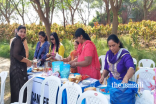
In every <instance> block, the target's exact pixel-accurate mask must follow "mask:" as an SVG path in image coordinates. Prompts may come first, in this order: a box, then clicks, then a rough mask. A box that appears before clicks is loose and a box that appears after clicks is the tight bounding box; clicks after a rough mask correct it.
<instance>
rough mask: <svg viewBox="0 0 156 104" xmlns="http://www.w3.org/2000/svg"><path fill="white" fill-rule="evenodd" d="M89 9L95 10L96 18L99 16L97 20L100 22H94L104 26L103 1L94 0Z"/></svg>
mask: <svg viewBox="0 0 156 104" xmlns="http://www.w3.org/2000/svg"><path fill="white" fill-rule="evenodd" d="M91 8H94V9H95V8H96V9H97V10H96V14H97V13H98V15H97V16H100V17H99V19H98V20H100V21H96V22H99V23H100V24H106V21H105V15H106V13H104V12H105V6H104V2H103V0H94V2H93V3H92V5H91Z"/></svg>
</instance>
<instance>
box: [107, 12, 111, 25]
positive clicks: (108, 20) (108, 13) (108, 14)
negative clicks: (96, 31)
mask: <svg viewBox="0 0 156 104" xmlns="http://www.w3.org/2000/svg"><path fill="white" fill-rule="evenodd" d="M107 24H109V25H110V10H108V12H107Z"/></svg>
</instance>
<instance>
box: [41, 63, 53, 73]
mask: <svg viewBox="0 0 156 104" xmlns="http://www.w3.org/2000/svg"><path fill="white" fill-rule="evenodd" d="M50 68H51V62H50V61H46V62H44V70H43V72H44V73H45V74H48V72H49V69H50Z"/></svg>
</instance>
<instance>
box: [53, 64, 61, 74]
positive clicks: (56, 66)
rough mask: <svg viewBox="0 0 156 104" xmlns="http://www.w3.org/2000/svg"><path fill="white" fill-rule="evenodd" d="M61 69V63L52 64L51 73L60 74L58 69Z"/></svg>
mask: <svg viewBox="0 0 156 104" xmlns="http://www.w3.org/2000/svg"><path fill="white" fill-rule="evenodd" d="M62 68H63V61H54V62H52V69H53V73H55V72H57V71H58V72H60V69H61V70H63V69H62Z"/></svg>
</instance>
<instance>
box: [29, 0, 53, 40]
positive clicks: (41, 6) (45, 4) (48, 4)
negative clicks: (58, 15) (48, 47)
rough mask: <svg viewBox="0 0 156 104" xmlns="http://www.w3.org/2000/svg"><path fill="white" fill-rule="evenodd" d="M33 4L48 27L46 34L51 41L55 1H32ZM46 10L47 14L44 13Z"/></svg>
mask: <svg viewBox="0 0 156 104" xmlns="http://www.w3.org/2000/svg"><path fill="white" fill-rule="evenodd" d="M31 4H32V6H33V7H34V9H35V11H36V12H37V13H38V15H39V17H40V19H41V20H42V21H43V22H44V25H45V27H46V34H47V36H48V39H49V41H50V33H51V24H52V18H53V13H54V9H55V0H40V1H39V0H31ZM44 10H45V13H44Z"/></svg>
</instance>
